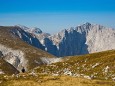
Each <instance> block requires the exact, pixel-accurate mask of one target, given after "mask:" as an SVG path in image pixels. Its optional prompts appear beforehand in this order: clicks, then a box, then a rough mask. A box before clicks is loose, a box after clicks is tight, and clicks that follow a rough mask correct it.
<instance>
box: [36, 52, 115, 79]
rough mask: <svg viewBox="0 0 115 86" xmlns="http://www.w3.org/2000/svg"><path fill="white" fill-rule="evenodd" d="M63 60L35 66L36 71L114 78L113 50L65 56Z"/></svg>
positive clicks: (114, 61) (114, 53)
mask: <svg viewBox="0 0 115 86" xmlns="http://www.w3.org/2000/svg"><path fill="white" fill-rule="evenodd" d="M64 60H65V61H64V62H58V63H54V64H51V65H47V66H40V67H37V68H35V71H36V73H46V74H52V75H63V74H64V75H70V76H76V77H84V78H87V79H101V80H115V50H111V51H105V52H99V53H93V54H88V55H83V56H71V57H65V58H64Z"/></svg>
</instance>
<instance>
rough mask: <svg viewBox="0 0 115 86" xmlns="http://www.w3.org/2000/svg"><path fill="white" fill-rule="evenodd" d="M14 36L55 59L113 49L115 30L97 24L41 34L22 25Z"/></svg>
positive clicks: (114, 47)
mask: <svg viewBox="0 0 115 86" xmlns="http://www.w3.org/2000/svg"><path fill="white" fill-rule="evenodd" d="M16 27H20V28H21V31H14V34H15V35H17V36H18V37H19V38H21V39H22V40H23V41H25V42H27V43H29V44H31V45H33V46H35V47H37V48H40V49H42V50H45V51H47V52H49V53H50V54H53V55H55V56H57V57H63V56H73V55H83V54H89V53H94V52H100V51H106V50H112V49H115V29H112V28H107V27H104V26H102V25H98V24H91V23H88V22H87V23H84V24H82V25H79V26H77V27H71V28H69V29H64V30H62V31H60V32H59V33H56V34H53V35H51V34H49V33H45V32H42V30H40V29H39V28H37V27H35V28H28V27H26V26H22V25H16Z"/></svg>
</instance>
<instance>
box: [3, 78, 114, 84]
mask: <svg viewBox="0 0 115 86" xmlns="http://www.w3.org/2000/svg"><path fill="white" fill-rule="evenodd" d="M2 85H3V86H115V82H111V81H101V80H87V79H83V78H75V77H71V76H43V77H42V78H39V79H37V80H36V79H32V78H31V79H28V80H27V79H25V80H24V79H19V80H9V81H6V82H5V84H2Z"/></svg>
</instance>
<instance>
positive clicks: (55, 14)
mask: <svg viewBox="0 0 115 86" xmlns="http://www.w3.org/2000/svg"><path fill="white" fill-rule="evenodd" d="M85 22H90V23H97V24H102V25H104V26H107V27H112V28H115V0H0V25H16V24H21V25H26V26H29V27H39V28H41V29H42V30H43V31H44V32H49V33H56V32H59V31H60V30H62V29H66V28H70V27H76V26H77V25H79V24H82V23H85Z"/></svg>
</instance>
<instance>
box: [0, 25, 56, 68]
mask: <svg viewBox="0 0 115 86" xmlns="http://www.w3.org/2000/svg"><path fill="white" fill-rule="evenodd" d="M12 29H20V28H17V27H2V26H0V44H3V45H5V46H7V47H9V48H13V49H14V50H21V51H23V52H24V53H25V58H26V59H27V60H28V61H29V62H28V63H29V64H28V69H32V68H34V67H36V66H38V64H37V63H35V62H34V60H37V61H40V57H49V58H50V57H55V56H53V55H51V54H49V53H47V52H45V51H42V50H40V49H37V48H35V47H33V46H31V45H29V44H27V43H25V42H23V41H22V40H21V39H19V38H17V37H16V36H14V35H12V34H11V30H12Z"/></svg>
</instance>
